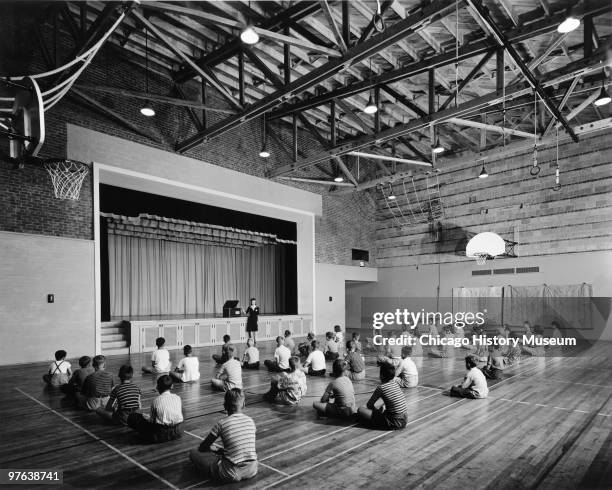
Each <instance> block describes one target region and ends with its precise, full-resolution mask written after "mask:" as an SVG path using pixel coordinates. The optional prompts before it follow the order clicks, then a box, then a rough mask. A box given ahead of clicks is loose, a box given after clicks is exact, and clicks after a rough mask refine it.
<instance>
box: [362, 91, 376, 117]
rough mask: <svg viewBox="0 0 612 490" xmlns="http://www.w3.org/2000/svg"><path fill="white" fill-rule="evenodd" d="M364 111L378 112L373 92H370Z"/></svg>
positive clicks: (368, 112)
mask: <svg viewBox="0 0 612 490" xmlns="http://www.w3.org/2000/svg"><path fill="white" fill-rule="evenodd" d="M363 112H365V113H366V114H375V113H376V112H378V106H377V105H376V104H375V103H374V98H373V97H372V94H370V98H369V99H368V104H367V105H366V106H365V107H364V108H363Z"/></svg>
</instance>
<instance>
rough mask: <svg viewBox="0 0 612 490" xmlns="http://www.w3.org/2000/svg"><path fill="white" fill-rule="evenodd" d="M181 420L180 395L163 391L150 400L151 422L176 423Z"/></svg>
mask: <svg viewBox="0 0 612 490" xmlns="http://www.w3.org/2000/svg"><path fill="white" fill-rule="evenodd" d="M182 421H183V404H182V403H181V397H179V396H178V395H175V394H174V393H171V392H170V391H164V392H163V393H162V394H161V395H159V396H157V397H155V398H154V399H153V401H152V402H151V422H153V423H154V424H160V425H176V424H180V423H181V422H182Z"/></svg>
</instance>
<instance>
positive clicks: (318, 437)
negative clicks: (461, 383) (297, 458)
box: [259, 393, 439, 461]
mask: <svg viewBox="0 0 612 490" xmlns="http://www.w3.org/2000/svg"><path fill="white" fill-rule="evenodd" d="M436 395H439V393H434V394H433V395H428V396H425V397H423V398H418V399H417V400H412V401H411V402H407V403H406V405H412V404H414V403H417V402H419V401H421V400H425V399H427V398H431V397H432V396H436ZM358 425H359V423H358V422H357V423H354V424H351V425H347V426H345V427H340V428H339V429H336V430H334V431H332V432H326V433H325V434H322V435H320V436H317V437H315V438H313V439H309V440H307V441H304V442H301V443H300V444H297V445H295V446H291V447H289V448H287V449H283V450H282V451H277V452H276V453H273V454H270V455H268V456H266V457H265V458H261V459H260V460H259V461H265V460H267V459H270V458H274V457H276V456H279V455H281V454H284V453H287V452H289V451H293V450H294V449H297V448H298V447H302V446H305V445H307V444H311V443H313V442H316V441H318V440H319V439H323V438H324V437H329V436H331V435H334V434H337V433H338V432H343V431H345V430H348V429H351V428H352V427H357V426H358Z"/></svg>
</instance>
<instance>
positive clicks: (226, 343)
mask: <svg viewBox="0 0 612 490" xmlns="http://www.w3.org/2000/svg"><path fill="white" fill-rule="evenodd" d="M231 340H232V339H231V337H230V336H229V335H224V336H223V345H222V346H221V354H220V355H219V354H213V355H212V358H213V359H214V360H215V362H216V363H217V364H223V363H224V362H225V361H227V360H229V358H230V357H231V356H230V355H229V353H228V349H229V348H230V347H231V348H232V349H234V346H233V344H232V343H231Z"/></svg>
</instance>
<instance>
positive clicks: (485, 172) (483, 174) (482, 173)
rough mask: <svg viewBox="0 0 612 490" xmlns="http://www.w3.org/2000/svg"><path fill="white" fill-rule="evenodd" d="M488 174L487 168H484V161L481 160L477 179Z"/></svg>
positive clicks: (484, 177) (483, 177)
mask: <svg viewBox="0 0 612 490" xmlns="http://www.w3.org/2000/svg"><path fill="white" fill-rule="evenodd" d="M488 176H489V173H488V172H487V169H486V168H485V164H484V162H482V169H481V170H480V174H478V178H479V179H486V178H487V177H488Z"/></svg>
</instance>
